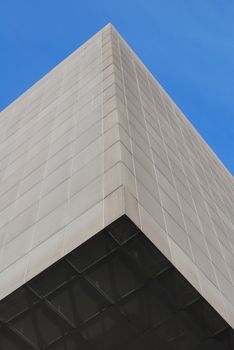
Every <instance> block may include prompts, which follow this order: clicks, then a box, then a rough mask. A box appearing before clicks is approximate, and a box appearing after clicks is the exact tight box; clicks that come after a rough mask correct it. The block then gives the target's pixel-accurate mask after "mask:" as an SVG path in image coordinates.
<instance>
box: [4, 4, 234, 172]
mask: <svg viewBox="0 0 234 350" xmlns="http://www.w3.org/2000/svg"><path fill="white" fill-rule="evenodd" d="M108 22H112V23H113V25H114V26H115V27H116V28H117V30H118V31H119V32H120V33H121V34H122V35H123V37H124V38H125V39H126V40H127V42H128V43H129V44H130V46H131V47H132V48H133V49H134V50H135V52H136V53H137V54H138V55H139V57H140V58H141V59H142V60H143V62H144V63H145V65H146V66H147V67H148V68H149V69H150V71H151V72H152V73H153V75H154V76H155V77H156V78H157V79H158V80H159V82H160V83H161V84H162V86H163V87H164V88H165V89H166V91H167V92H168V93H169V95H170V96H171V97H172V98H173V99H174V101H175V102H176V103H177V105H178V106H179V107H180V108H181V109H182V111H183V112H184V113H185V115H186V116H187V117H188V118H189V119H190V121H191V122H192V124H193V125H194V126H195V127H196V129H197V130H198V131H199V132H200V134H201V135H202V136H203V138H204V139H205V140H206V142H207V143H208V144H209V145H210V147H211V148H212V149H213V150H214V152H215V153H216V154H217V155H218V157H219V158H220V159H221V160H222V162H223V163H224V164H225V165H226V166H227V168H228V169H229V171H230V172H231V173H232V174H233V173H234V115H233V111H234V1H233V0H144V1H139V0H134V1H133V0H125V1H123V0H118V1H117V0H112V1H107V0H92V1H90V0H85V1H84V0H83V1H80V0H1V1H0V110H2V109H3V108H5V107H6V106H7V105H8V104H9V103H11V102H12V101H13V100H14V99H15V98H17V97H18V96H19V95H20V94H22V93H23V92H24V91H25V90H26V89H28V88H29V87H30V86H31V85H32V84H33V83H35V82H36V81H37V80H38V79H40V78H41V77H42V76H43V75H45V74H46V73H47V72H49V71H50V70H51V69H52V68H53V67H54V66H55V65H56V64H58V63H59V62H60V61H62V60H63V59H64V58H65V57H66V56H67V55H69V54H70V53H71V52H73V51H74V50H75V49H76V48H78V47H79V46H80V45H81V44H82V43H83V42H85V41H86V40H87V39H89V38H90V36H92V35H93V34H95V32H97V31H98V30H99V29H101V28H102V27H103V26H104V25H105V24H107V23H108Z"/></svg>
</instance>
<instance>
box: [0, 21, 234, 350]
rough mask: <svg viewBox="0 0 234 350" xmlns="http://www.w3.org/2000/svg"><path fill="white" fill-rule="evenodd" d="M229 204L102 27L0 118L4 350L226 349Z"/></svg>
mask: <svg viewBox="0 0 234 350" xmlns="http://www.w3.org/2000/svg"><path fill="white" fill-rule="evenodd" d="M233 207H234V186H233V177H232V176H231V174H230V173H229V172H228V171H227V169H226V168H225V167H224V166H223V164H222V163H221V162H220V161H219V159H218V158H217V157H216V156H215V154H214V153H213V152H212V150H211V149H210V148H209V147H208V145H207V144H206V143H205V142H204V141H203V139H202V138H201V137H200V136H199V134H198V133H197V132H196V130H195V129H194V128H193V126H192V125H191V124H190V123H189V121H188V120H187V119H186V117H185V116H184V115H183V113H182V112H181V111H180V110H179V109H178V107H177V106H176V105H175V103H174V102H173V101H172V100H171V99H170V97H169V96H168V95H167V94H166V92H165V91H164V90H163V89H162V87H161V86H160V85H159V83H158V82H157V81H156V80H155V79H154V77H153V76H152V75H151V74H150V72H149V71H148V70H147V68H146V67H145V66H144V65H143V64H142V62H141V61H140V60H139V59H138V58H137V57H136V55H135V54H134V52H133V51H132V50H131V49H130V48H129V46H128V45H127V44H126V43H125V41H124V40H123V38H122V37H121V36H120V35H119V34H118V32H117V31H116V30H115V29H114V28H113V27H112V25H110V24H108V25H107V26H106V27H104V28H103V29H102V30H101V31H100V32H98V33H97V34H96V35H95V36H94V37H92V38H91V39H90V40H89V41H88V42H86V43H85V44H84V45H82V46H81V47H80V48H79V49H78V50H77V51H75V52H74V53H73V54H72V55H71V56H69V57H68V58H67V59H65V60H64V61H63V62H62V63H61V64H59V65H58V66H57V67H55V68H54V69H53V70H52V71H51V72H50V73H49V74H47V75H46V76H45V77H44V78H42V79H41V80H40V81H39V82H37V83H36V84H35V85H34V86H33V87H32V88H30V89H29V90H28V91H26V92H25V93H24V94H23V95H22V96H21V97H19V98H18V99H17V100H16V101H15V102H13V103H12V104H11V105H10V106H9V107H7V108H6V109H5V110H4V111H3V112H1V114H0V249H1V250H0V298H1V301H0V350H33V349H34V350H40V349H44V350H91V349H93V350H119V349H121V350H133V349H134V350H142V349H146V350H155V349H157V350H192V349H194V350H210V349H212V350H231V349H234V330H233V328H234V229H233V227H234V215H233V213H234V208H233Z"/></svg>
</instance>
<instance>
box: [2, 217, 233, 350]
mask: <svg viewBox="0 0 234 350" xmlns="http://www.w3.org/2000/svg"><path fill="white" fill-rule="evenodd" d="M31 349H35V350H36V349H38V350H39V349H45V350H91V349H92V350H115V349H116V350H119V349H121V350H133V349H134V350H142V349H145V350H155V349H157V350H190V349H191V350H192V349H194V350H231V349H234V331H233V329H232V328H231V327H230V326H229V325H228V324H227V323H226V322H225V321H224V320H223V319H222V318H221V317H220V315H219V314H218V313H217V312H216V311H215V310H214V309H213V308H212V307H211V306H210V305H209V304H208V303H207V302H206V301H205V300H204V298H203V297H201V295H200V294H199V293H198V292H197V291H196V290H195V289H194V288H193V287H192V286H191V284H189V283H188V282H187V280H186V279H185V278H184V277H183V276H182V275H181V274H180V273H179V272H178V271H177V270H176V268H175V267H173V265H172V264H171V263H170V262H169V261H168V260H167V259H166V258H165V257H164V256H163V255H162V254H161V253H160V252H159V250H158V249H157V248H156V247H155V246H154V245H153V244H152V243H151V242H150V241H149V240H148V239H147V238H146V236H145V235H144V234H143V233H142V232H141V231H140V230H139V229H138V228H137V227H136V226H135V225H134V224H133V223H132V222H131V221H130V220H129V219H128V218H127V217H126V216H123V217H121V218H120V219H118V220H117V221H115V222H114V223H113V224H111V225H110V226H108V227H107V228H105V229H104V230H102V231H101V232H99V233H98V234H96V235H95V236H94V237H92V238H91V239H89V240H88V241H87V242H85V243H84V244H82V245H81V246H80V247H78V248H77V249H75V250H74V251H72V252H71V253H69V254H68V255H67V256H65V257H64V258H62V259H61V260H59V261H58V262H56V263H55V264H54V265H52V266H50V267H49V268H48V269H47V270H45V271H43V272H42V273H41V274H39V275H38V276H36V277H35V278H33V279H32V280H31V281H29V282H28V283H26V284H25V285H24V286H22V287H20V288H19V289H18V290H16V291H14V292H13V293H12V294H11V295H9V296H8V297H6V298H5V299H3V300H2V301H1V302H0V350H31Z"/></svg>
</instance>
